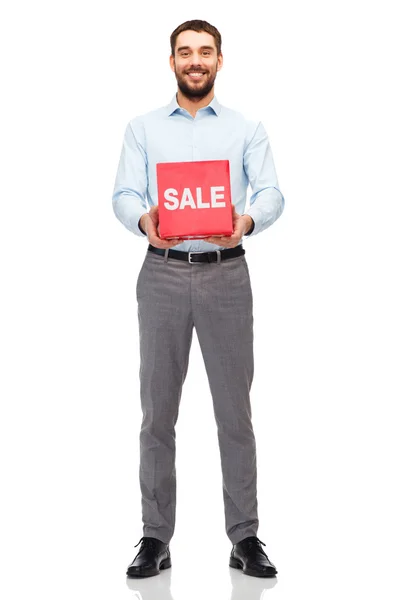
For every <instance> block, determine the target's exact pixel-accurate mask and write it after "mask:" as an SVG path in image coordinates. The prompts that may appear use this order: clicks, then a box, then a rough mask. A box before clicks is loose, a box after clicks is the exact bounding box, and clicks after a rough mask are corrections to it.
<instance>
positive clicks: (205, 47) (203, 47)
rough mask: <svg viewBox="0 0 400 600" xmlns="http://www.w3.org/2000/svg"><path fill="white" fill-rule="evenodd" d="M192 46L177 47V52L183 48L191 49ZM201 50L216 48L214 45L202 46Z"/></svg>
mask: <svg viewBox="0 0 400 600" xmlns="http://www.w3.org/2000/svg"><path fill="white" fill-rule="evenodd" d="M190 49H191V48H190V46H181V47H180V48H178V49H177V52H180V51H181V50H190ZM200 49H201V50H215V48H214V47H213V46H200Z"/></svg>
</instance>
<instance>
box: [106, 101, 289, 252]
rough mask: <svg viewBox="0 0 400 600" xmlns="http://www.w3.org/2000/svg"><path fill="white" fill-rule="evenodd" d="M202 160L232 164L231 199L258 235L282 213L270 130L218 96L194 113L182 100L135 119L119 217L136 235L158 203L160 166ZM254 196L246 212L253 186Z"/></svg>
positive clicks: (194, 243) (195, 246) (126, 145)
mask: <svg viewBox="0 0 400 600" xmlns="http://www.w3.org/2000/svg"><path fill="white" fill-rule="evenodd" d="M198 160H229V168H230V178H231V199H232V204H234V205H235V208H236V211H237V212H238V213H239V214H248V215H250V216H251V217H252V219H253V221H254V229H253V231H252V233H251V234H250V235H257V234H258V233H260V232H261V231H263V230H264V229H266V228H267V227H269V226H270V225H272V224H273V223H274V222H275V221H276V219H277V218H278V217H279V216H280V215H281V214H282V211H283V208H284V205H285V200H284V197H283V195H282V193H281V191H280V190H279V186H278V180H277V176H276V172H275V166H274V160H273V157H272V151H271V145H270V143H269V139H268V135H267V132H266V131H265V129H264V126H263V124H262V123H261V122H260V121H251V120H248V119H246V118H245V117H244V116H243V115H242V114H241V113H239V112H237V111H235V110H232V109H230V108H226V107H225V106H221V104H220V103H219V102H218V100H217V98H216V97H215V96H214V97H213V99H212V100H211V102H210V103H209V104H208V106H205V107H203V108H200V109H199V110H198V111H197V112H196V116H195V117H192V115H191V114H190V113H189V112H188V111H187V110H186V109H184V108H181V107H180V106H179V104H178V102H177V99H176V94H175V95H174V97H173V98H172V100H171V102H170V103H169V105H168V106H164V107H162V108H159V109H157V110H153V111H151V112H148V113H146V114H144V115H141V116H138V117H135V118H134V119H132V120H131V121H130V122H129V123H128V125H127V126H126V130H125V135H124V142H123V146H122V151H121V156H120V160H119V165H118V170H117V176H116V179H115V186H114V192H113V196H112V205H113V210H114V213H115V215H116V217H117V218H118V219H119V220H120V221H121V223H122V224H123V225H125V227H126V228H127V229H129V231H132V233H135V234H136V235H138V236H140V237H146V236H145V235H144V234H143V233H142V232H141V230H140V229H139V225H138V223H139V219H140V217H141V216H142V215H143V214H145V213H146V212H148V210H149V208H150V207H151V206H154V205H156V204H158V191H157V177H156V164H157V163H160V162H184V161H198ZM249 183H250V186H251V190H252V195H251V197H250V206H249V208H248V210H247V211H246V212H245V207H246V198H247V188H248V185H249ZM217 249H221V250H222V249H223V246H217V245H215V244H210V243H209V242H205V241H204V240H200V239H191V240H185V241H184V242H183V243H181V244H178V245H177V246H174V250H183V251H185V252H189V251H193V252H196V251H201V252H208V251H210V250H217Z"/></svg>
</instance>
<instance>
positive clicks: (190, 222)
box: [156, 160, 233, 239]
mask: <svg viewBox="0 0 400 600" xmlns="http://www.w3.org/2000/svg"><path fill="white" fill-rule="evenodd" d="M156 170H157V188H158V209H159V219H160V221H159V232H160V237H161V238H162V239H168V238H172V237H180V238H186V239H190V238H202V237H207V236H209V235H217V236H220V235H232V233H233V220H232V204H231V182H230V172H229V160H202V161H193V162H173V163H157V165H156Z"/></svg>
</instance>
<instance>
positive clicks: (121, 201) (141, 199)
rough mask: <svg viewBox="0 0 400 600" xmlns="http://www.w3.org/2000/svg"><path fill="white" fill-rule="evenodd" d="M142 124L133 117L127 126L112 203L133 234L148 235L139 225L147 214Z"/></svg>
mask: <svg viewBox="0 0 400 600" xmlns="http://www.w3.org/2000/svg"><path fill="white" fill-rule="evenodd" d="M140 133H141V130H140V123H138V122H137V121H136V120H132V121H130V122H129V123H128V125H127V127H126V129H125V135H124V142H123V146H122V151H121V156H120V160H119V164H118V170H117V176H116V178H115V185H114V192H113V196H112V205H113V210H114V213H115V216H116V217H117V218H118V219H119V220H120V221H121V223H122V224H123V225H125V227H126V228H127V229H129V231H132V233H135V234H136V235H138V236H140V237H146V234H145V232H144V231H142V230H141V229H140V227H139V220H140V218H141V217H142V216H143V215H144V214H146V213H147V203H146V192H147V183H148V182H147V155H146V151H145V149H144V146H143V144H142V143H141V141H140V137H141V136H140Z"/></svg>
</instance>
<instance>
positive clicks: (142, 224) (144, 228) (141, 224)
mask: <svg viewBox="0 0 400 600" xmlns="http://www.w3.org/2000/svg"><path fill="white" fill-rule="evenodd" d="M148 216H149V214H148V213H145V214H144V215H142V216H141V217H140V219H139V229H140V230H141V232H142V233H143V234H144V235H147V217H148Z"/></svg>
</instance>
